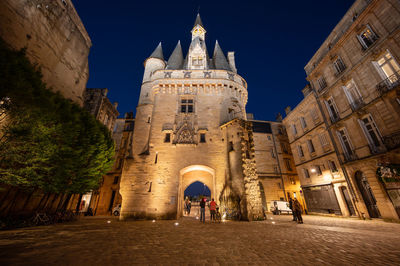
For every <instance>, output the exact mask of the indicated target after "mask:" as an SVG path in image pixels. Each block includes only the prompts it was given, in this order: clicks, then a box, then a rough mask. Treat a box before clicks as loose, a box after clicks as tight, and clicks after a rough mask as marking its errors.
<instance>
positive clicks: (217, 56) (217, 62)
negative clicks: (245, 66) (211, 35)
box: [213, 41, 232, 71]
mask: <svg viewBox="0 0 400 266" xmlns="http://www.w3.org/2000/svg"><path fill="white" fill-rule="evenodd" d="M213 63H214V66H215V69H224V70H229V71H232V70H231V68H230V66H229V63H228V60H226V57H225V55H224V52H223V51H222V49H221V47H220V46H219V43H218V41H216V42H215V48H214V55H213Z"/></svg>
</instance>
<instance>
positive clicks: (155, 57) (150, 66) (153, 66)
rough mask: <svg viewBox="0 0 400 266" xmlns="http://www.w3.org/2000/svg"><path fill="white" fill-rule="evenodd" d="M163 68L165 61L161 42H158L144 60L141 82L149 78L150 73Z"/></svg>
mask: <svg viewBox="0 0 400 266" xmlns="http://www.w3.org/2000/svg"><path fill="white" fill-rule="evenodd" d="M164 68H165V61H164V55H163V50H162V46H161V42H160V43H159V44H158V46H157V47H156V49H155V50H154V51H153V53H152V54H151V55H150V56H149V57H148V58H147V59H146V61H144V75H143V83H144V82H146V81H149V80H150V77H151V75H152V74H153V73H154V72H155V71H157V70H161V69H164Z"/></svg>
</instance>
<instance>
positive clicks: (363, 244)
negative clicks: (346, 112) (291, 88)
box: [0, 215, 400, 265]
mask: <svg viewBox="0 0 400 266" xmlns="http://www.w3.org/2000/svg"><path fill="white" fill-rule="evenodd" d="M271 218H272V219H271ZM175 223H179V225H176V224H175ZM399 243H400V224H397V223H387V222H383V221H380V220H372V221H371V220H368V221H363V220H358V219H346V218H333V217H322V216H311V215H308V216H305V217H304V224H296V223H294V222H292V221H291V216H287V215H282V216H273V215H269V216H268V220H266V221H261V222H224V223H221V224H213V223H210V222H209V221H207V223H206V224H202V223H200V222H199V221H198V220H196V219H195V218H192V217H184V218H182V219H180V220H177V221H175V220H168V221H155V222H152V221H126V222H125V221H123V222H121V221H118V220H117V219H116V218H109V217H100V218H99V217H90V218H82V219H80V220H79V221H76V222H71V223H65V224H57V225H51V226H39V227H31V228H25V229H18V230H10V231H1V232H0V265H132V264H139V265H147V264H157V265H158V264H162V265H182V264H183V265H186V264H188V265H204V264H205V265H235V264H236V265H349V264H354V265H399V263H400V244H399Z"/></svg>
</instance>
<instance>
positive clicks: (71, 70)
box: [0, 0, 92, 105]
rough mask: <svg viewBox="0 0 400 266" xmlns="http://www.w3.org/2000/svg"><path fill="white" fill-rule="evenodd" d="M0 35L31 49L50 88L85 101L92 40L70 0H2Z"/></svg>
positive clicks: (14, 44)
mask: <svg viewBox="0 0 400 266" xmlns="http://www.w3.org/2000/svg"><path fill="white" fill-rule="evenodd" d="M64 3H65V4H64ZM0 37H1V38H3V39H4V40H5V42H6V43H8V44H9V45H10V46H11V47H12V48H14V49H17V50H18V49H21V48H24V47H25V48H27V51H26V53H27V56H28V58H29V59H30V60H31V62H32V63H35V64H37V65H38V66H39V67H40V69H41V71H42V73H43V81H44V82H45V83H46V84H47V86H48V87H49V88H52V89H53V90H54V91H59V92H61V94H62V95H64V96H65V97H66V98H69V99H72V100H73V101H74V102H76V103H78V104H80V105H82V104H83V98H82V94H83V91H84V89H85V87H86V83H87V81H88V78H89V68H88V55H89V50H90V47H91V45H92V43H91V40H90V38H89V36H88V34H87V32H86V30H85V28H84V26H83V24H82V22H81V20H80V18H79V16H78V14H77V13H76V10H75V8H74V6H73V4H72V2H71V1H70V0H64V1H62V0H54V1H53V0H30V1H28V0H3V1H1V3H0Z"/></svg>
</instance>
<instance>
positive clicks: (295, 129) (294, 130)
mask: <svg viewBox="0 0 400 266" xmlns="http://www.w3.org/2000/svg"><path fill="white" fill-rule="evenodd" d="M292 132H293V135H295V136H296V135H297V128H296V125H295V124H292Z"/></svg>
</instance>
